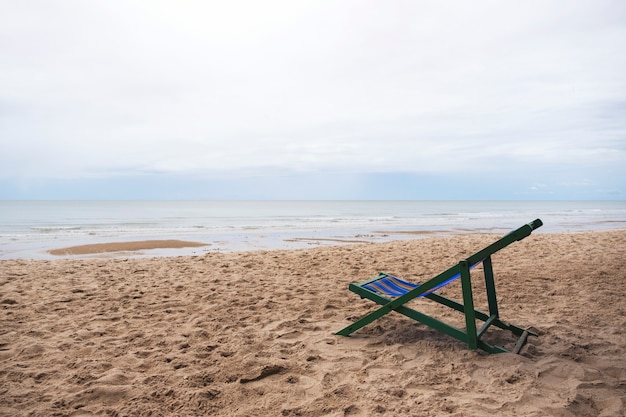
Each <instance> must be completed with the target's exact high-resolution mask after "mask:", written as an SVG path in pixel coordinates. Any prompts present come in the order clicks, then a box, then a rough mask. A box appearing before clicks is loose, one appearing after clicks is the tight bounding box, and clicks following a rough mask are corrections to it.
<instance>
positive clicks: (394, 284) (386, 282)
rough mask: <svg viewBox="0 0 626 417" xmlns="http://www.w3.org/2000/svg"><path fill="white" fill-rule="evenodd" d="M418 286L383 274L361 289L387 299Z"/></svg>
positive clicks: (426, 293) (435, 288)
mask: <svg viewBox="0 0 626 417" xmlns="http://www.w3.org/2000/svg"><path fill="white" fill-rule="evenodd" d="M460 276H461V275H460V274H456V275H454V276H452V277H451V278H449V279H447V280H446V281H444V282H442V283H441V284H439V285H437V286H436V287H434V288H431V289H430V290H428V291H425V292H424V293H422V294H420V295H419V296H418V297H423V296H425V295H428V294H430V293H432V292H435V291H437V290H438V289H440V288H442V287H444V286H446V285H447V284H449V283H450V282H452V281H454V280H455V279H457V278H459V277H460ZM419 285H420V284H415V283H413V282H409V281H405V280H403V279H400V278H398V277H395V276H393V275H388V274H384V275H381V277H380V278H379V279H377V280H376V281H372V282H370V283H369V284H365V285H364V286H363V288H367V289H368V290H370V291H372V292H375V293H378V294H381V295H386V296H388V297H400V296H403V295H404V294H406V293H407V292H409V291H411V290H412V289H415V288H417V287H419Z"/></svg>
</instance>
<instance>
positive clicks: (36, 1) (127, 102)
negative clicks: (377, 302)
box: [0, 0, 626, 200]
mask: <svg viewBox="0 0 626 417" xmlns="http://www.w3.org/2000/svg"><path fill="white" fill-rule="evenodd" d="M625 178H626V2H624V1H622V0H617V1H604V0H588V1H576V0H571V1H551V0H540V1H537V0H530V1H524V2H520V1H500V0H497V1H495V0H494V1H484V0H478V1H471V2H468V1H460V0H459V1H454V0H449V1H446V0H444V1H419V0H415V1H413V0H411V1H409V0H407V1H396V0H387V1H365V0H363V1H342V0H335V1H305V0H299V1H292V0H287V1H274V0H267V1H237V0H234V1H199V0H198V1H195V0H175V1H174V0H145V1H144V0H123V1H122V0H92V1H83V0H55V1H48V0H23V1H13V0H0V199H4V200H8V199H408V200H414V199H417V200H419V199H446V200H447V199H450V200H457V199H458V200H466V199H500V200H510V199H520V200H534V199H537V200H552V199H556V200H568V199H569V200H579V199H583V200H584V199H588V200H607V199H608V200H624V199H626V180H625Z"/></svg>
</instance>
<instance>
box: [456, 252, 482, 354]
mask: <svg viewBox="0 0 626 417" xmlns="http://www.w3.org/2000/svg"><path fill="white" fill-rule="evenodd" d="M459 266H460V268H461V286H462V289H463V307H464V314H465V331H466V332H467V344H468V346H469V348H470V349H477V348H478V335H477V334H476V313H475V311H474V298H473V295H472V280H471V277H470V270H469V263H468V262H467V261H461V262H459Z"/></svg>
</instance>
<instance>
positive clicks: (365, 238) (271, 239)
mask: <svg viewBox="0 0 626 417" xmlns="http://www.w3.org/2000/svg"><path fill="white" fill-rule="evenodd" d="M620 230H623V231H626V228H613V229H606V228H600V229H593V230H587V229H583V230H576V231H545V230H542V229H540V230H538V231H535V232H534V234H557V235H558V234H575V233H602V232H605V231H620ZM506 232H507V229H502V228H490V229H469V228H467V229H461V228H455V229H446V230H386V231H372V232H363V231H353V232H352V233H345V234H340V235H337V234H333V233H309V234H306V233H299V232H298V233H293V234H290V235H287V234H281V233H273V234H268V233H259V234H254V233H233V234H229V235H215V236H212V239H206V240H205V241H201V240H190V239H189V238H194V237H197V236H189V235H185V236H176V237H172V238H170V239H161V238H158V237H157V238H151V237H149V238H141V239H132V238H129V240H116V239H112V240H103V239H97V240H96V241H95V242H89V240H93V239H85V238H83V239H73V240H70V241H66V242H65V244H61V243H60V242H58V244H56V245H54V246H53V242H55V240H51V241H43V242H38V243H37V245H34V244H33V243H32V242H31V244H30V245H26V246H23V247H19V246H17V247H15V248H7V247H6V246H5V247H4V248H1V247H0V261H2V260H12V259H24V260H58V259H79V258H82V259H92V258H106V259H108V258H117V257H129V258H151V257H159V258H161V257H178V256H199V255H205V254H208V253H233V252H251V251H259V250H260V251H268V250H271V251H275V250H296V249H312V248H316V247H330V246H345V245H359V244H372V243H374V244H375V243H385V242H394V241H411V240H424V239H432V238H438V237H453V236H469V235H490V236H503V235H504V234H506ZM209 241H210V242H209Z"/></svg>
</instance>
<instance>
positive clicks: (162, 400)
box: [0, 230, 626, 417]
mask: <svg viewBox="0 0 626 417" xmlns="http://www.w3.org/2000/svg"><path fill="white" fill-rule="evenodd" d="M499 237H500V235H495V234H480V235H461V236H451V237H429V238H424V239H419V240H407V241H396V242H387V243H365V244H352V245H342V246H325V247H319V248H313V249H306V250H305V249H303V250H276V251H253V252H237V253H208V254H206V255H202V256H185V257H160V258H156V257H155V258H141V259H137V258H124V257H113V258H106V259H97V258H96V259H86V258H83V257H80V258H77V259H59V260H53V261H47V260H4V261H0V320H1V322H0V415H2V416H90V415H102V416H147V415H150V416H198V415H213V416H242V417H243V416H311V417H312V416H376V415H381V416H383V415H384V416H399V415H406V416H440V415H450V416H485V415H498V416H560V417H565V416H623V415H624V414H625V412H626V331H624V329H625V328H626V302H625V300H626V285H624V284H625V283H626V257H625V256H624V255H625V254H626V230H609V231H596V232H580V233H563V234H541V233H535V234H533V235H531V236H529V237H528V238H526V239H524V240H522V241H520V242H516V243H514V244H513V245H511V246H509V247H507V248H505V249H504V250H503V251H500V252H498V253H497V254H496V255H495V256H494V258H493V261H494V271H495V275H496V286H497V290H498V299H499V303H500V314H501V316H502V318H503V319H504V320H507V321H511V322H513V323H515V324H518V325H520V326H522V327H530V328H532V329H534V330H535V331H536V332H537V333H539V337H531V338H530V339H529V341H528V344H527V345H526V346H525V347H524V348H523V349H522V351H521V354H520V355H515V354H512V353H503V354H498V355H488V354H486V353H483V352H481V351H472V350H469V349H468V348H467V346H466V345H464V344H463V343H461V342H459V341H457V340H456V339H453V338H451V337H449V336H446V335H444V334H441V333H438V332H435V331H434V330H432V329H430V328H428V327H426V326H423V325H421V324H419V323H416V322H414V321H412V320H409V319H407V318H406V317H404V316H401V315H399V314H396V313H392V314H389V315H387V316H385V317H383V318H382V319H380V320H378V321H376V322H374V323H372V324H371V325H369V326H367V327H365V328H363V329H361V330H360V331H358V332H357V333H355V334H354V335H352V336H351V337H341V336H336V335H334V334H333V333H334V332H336V331H338V330H340V329H341V328H343V327H344V326H346V325H347V324H349V323H350V322H351V321H354V320H355V319H357V318H358V317H360V316H362V315H363V314H366V313H367V312H369V311H371V310H372V309H373V308H374V304H373V303H372V302H370V301H367V300H361V299H360V298H359V297H358V296H357V295H355V294H353V293H351V292H349V291H348V290H347V286H348V284H349V283H351V282H358V281H362V280H365V279H367V278H370V277H373V276H376V274H377V273H378V272H379V271H386V272H389V273H393V274H396V275H398V276H401V277H403V278H406V279H408V280H412V281H416V282H419V281H424V280H426V279H428V278H430V277H432V276H433V275H436V274H437V273H439V272H441V271H443V270H444V269H446V268H448V267H450V266H452V265H453V264H455V263H456V262H457V261H459V260H460V259H463V258H464V257H466V256H469V255H470V254H472V253H474V252H476V251H477V250H478V249H481V248H482V247H484V246H486V245H487V244H489V243H491V242H493V241H494V240H496V239H498V238H499ZM100 249H101V248H100ZM74 250H78V249H74ZM125 250H132V248H126V249H125ZM475 278H476V284H475V295H476V299H477V300H478V301H479V302H478V303H477V307H478V308H481V309H484V306H483V304H481V303H480V302H481V300H482V301H484V299H485V295H484V291H483V292H481V291H480V289H481V288H482V287H481V286H480V285H479V284H480V282H479V281H478V278H479V275H478V274H477V275H476V277H475ZM442 291H443V292H444V294H446V295H449V296H451V297H458V294H459V288H458V285H454V284H453V285H451V286H449V287H446V288H444V289H443V290H442ZM413 303H414V304H412V305H413V306H414V307H416V308H418V309H420V310H421V311H424V312H426V313H429V314H434V315H437V316H438V317H441V318H443V319H445V320H447V321H450V322H452V323H455V324H459V325H460V323H462V320H463V318H462V316H460V315H459V314H458V313H455V312H452V311H442V310H441V309H439V307H438V306H437V305H434V304H433V303H432V302H429V301H428V300H418V301H415V302H413ZM491 332H492V331H491V330H490V331H489V332H488V333H487V335H485V337H486V338H487V339H489V338H490V337H495V338H497V340H498V342H499V343H504V346H505V347H507V348H511V347H512V346H511V344H514V343H515V339H514V338H510V339H508V338H507V337H508V336H506V335H500V334H499V333H498V331H495V330H494V332H495V334H491Z"/></svg>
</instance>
